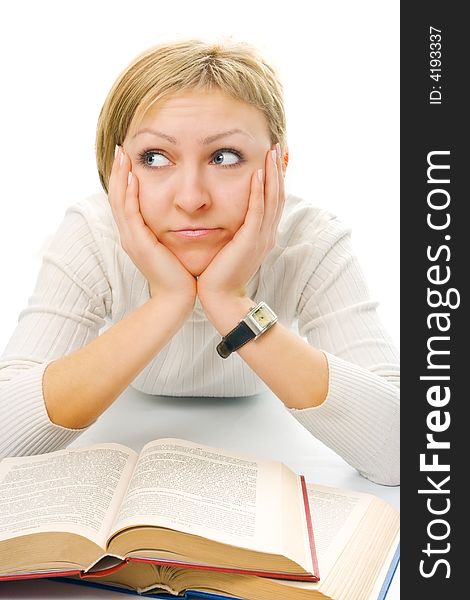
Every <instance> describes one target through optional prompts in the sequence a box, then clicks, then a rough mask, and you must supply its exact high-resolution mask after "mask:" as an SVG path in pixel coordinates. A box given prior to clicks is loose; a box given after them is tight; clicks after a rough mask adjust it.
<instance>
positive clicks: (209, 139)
mask: <svg viewBox="0 0 470 600" xmlns="http://www.w3.org/2000/svg"><path fill="white" fill-rule="evenodd" d="M142 133H150V134H152V135H155V136H157V137H161V138H163V139H165V140H167V141H168V142H170V143H171V144H177V143H178V142H177V141H176V139H175V138H174V137H172V136H171V135H167V134H166V133H163V132H162V131H157V130H155V129H150V128H149V127H145V128H144V129H141V130H140V131H138V132H137V133H136V134H135V135H134V136H133V137H132V139H134V138H136V137H137V136H138V135H141V134H142ZM235 133H241V134H242V135H246V136H248V137H249V138H251V139H254V138H253V136H251V135H250V134H249V133H247V132H246V131H243V129H229V130H227V131H222V132H221V133H216V134H215V135H209V136H208V137H205V138H202V139H201V140H199V142H200V143H201V144H202V145H203V146H206V145H207V144H211V143H212V142H215V141H217V140H218V139H220V138H224V137H228V136H229V135H234V134H235Z"/></svg>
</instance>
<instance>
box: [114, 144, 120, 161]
mask: <svg viewBox="0 0 470 600" xmlns="http://www.w3.org/2000/svg"><path fill="white" fill-rule="evenodd" d="M118 152H119V146H118V145H117V144H116V145H115V146H114V158H116V156H117V153H118Z"/></svg>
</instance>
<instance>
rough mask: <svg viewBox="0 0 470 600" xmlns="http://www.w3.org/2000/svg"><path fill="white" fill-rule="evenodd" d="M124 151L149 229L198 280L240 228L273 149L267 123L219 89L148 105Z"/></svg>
mask: <svg viewBox="0 0 470 600" xmlns="http://www.w3.org/2000/svg"><path fill="white" fill-rule="evenodd" d="M123 146H124V149H125V151H126V152H127V154H128V155H129V156H130V159H131V163H132V171H133V173H134V174H135V175H136V176H137V179H138V181H139V199H140V208H141V212H142V216H143V218H144V220H145V222H146V224H147V225H148V227H150V229H151V230H152V231H153V232H154V233H155V235H156V236H157V238H158V240H159V241H160V242H161V243H162V244H164V245H165V246H167V247H168V248H169V249H170V250H171V251H172V252H173V253H174V254H175V255H176V256H177V257H178V258H179V260H180V261H181V262H182V263H183V265H184V266H185V267H186V269H188V271H190V273H192V274H193V275H200V274H201V273H202V272H203V271H204V269H205V268H206V267H207V266H208V264H209V263H210V262H211V260H212V259H213V258H214V256H215V255H216V254H217V253H218V252H219V250H220V249H221V248H222V247H223V246H225V244H227V243H228V242H229V241H230V240H231V239H232V238H233V236H234V235H235V233H236V232H237V231H238V229H239V228H240V226H241V225H242V224H243V221H244V219H245V214H246V211H247V208H248V198H249V191H250V181H251V177H252V175H253V173H254V172H255V171H256V170H257V169H259V168H263V170H264V165H265V158H266V152H267V151H268V150H269V149H270V148H271V146H272V144H271V141H270V136H269V130H268V124H267V120H266V117H265V116H264V114H263V113H262V112H261V111H260V110H258V109H257V108H255V107H254V106H252V105H250V104H246V103H245V102H241V101H239V100H236V99H234V98H232V97H231V96H228V95H226V94H225V93H223V92H222V91H220V90H214V91H210V92H196V91H192V92H185V93H181V94H177V95H174V96H171V97H169V98H168V99H165V100H162V101H161V102H159V103H156V104H155V105H154V106H152V107H151V108H150V109H149V111H147V113H146V115H145V117H144V119H143V121H142V123H141V124H140V127H139V129H138V132H137V133H136V134H135V135H134V136H133V137H132V138H128V137H126V139H125V141H124V144H123Z"/></svg>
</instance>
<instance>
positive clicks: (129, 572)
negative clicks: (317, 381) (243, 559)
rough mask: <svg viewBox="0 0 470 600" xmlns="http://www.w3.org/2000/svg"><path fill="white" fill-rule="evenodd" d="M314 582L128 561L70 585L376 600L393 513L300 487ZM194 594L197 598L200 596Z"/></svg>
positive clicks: (381, 590)
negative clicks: (307, 512)
mask: <svg viewBox="0 0 470 600" xmlns="http://www.w3.org/2000/svg"><path fill="white" fill-rule="evenodd" d="M307 490H308V497H309V502H310V508H311V514H312V523H313V528H314V531H315V545H316V550H317V557H318V564H319V568H320V572H321V575H322V576H321V580H320V581H318V582H298V581H286V580H283V579H274V578H268V579H266V578H263V577H254V576H252V575H239V574H230V573H224V572H208V571H196V570H192V569H186V568H182V567H170V566H168V567H163V566H159V565H153V564H144V563H129V564H127V565H126V566H125V567H124V569H122V570H120V571H118V572H116V573H113V574H110V575H109V576H104V577H99V578H91V577H86V578H85V579H79V580H78V578H77V579H76V580H74V579H73V578H68V579H67V581H68V582H71V583H80V584H86V585H90V584H92V585H98V587H102V586H103V585H105V586H106V587H109V586H111V587H112V588H113V589H115V588H118V589H121V590H123V589H126V590H129V591H130V590H135V591H138V592H139V593H142V594H152V595H154V596H156V597H158V596H162V597H164V598H170V597H171V595H173V594H175V595H176V594H178V595H180V596H185V597H186V599H187V600H189V599H190V598H191V599H193V598H194V599H196V598H209V597H212V596H210V595H215V596H219V597H228V596H230V598H233V597H236V598H245V599H248V600H273V599H281V598H282V600H326V599H329V600H382V599H383V598H384V597H385V595H386V593H387V590H388V587H389V585H390V582H391V579H392V577H393V574H394V572H395V569H396V567H397V564H398V560H399V528H400V521H399V513H398V511H397V510H395V508H393V507H392V506H391V505H390V504H388V503H387V502H385V501H384V500H382V499H381V498H378V497H376V496H375V495H372V494H365V493H362V492H355V491H351V490H344V489H337V488H332V487H327V486H321V485H315V484H308V485H307ZM201 592H202V593H201Z"/></svg>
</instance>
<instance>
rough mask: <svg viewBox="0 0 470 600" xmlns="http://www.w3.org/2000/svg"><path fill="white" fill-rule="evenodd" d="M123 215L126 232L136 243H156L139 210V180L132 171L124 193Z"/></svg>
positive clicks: (155, 238)
mask: <svg viewBox="0 0 470 600" xmlns="http://www.w3.org/2000/svg"><path fill="white" fill-rule="evenodd" d="M124 217H125V221H126V225H127V227H128V232H129V233H131V234H132V236H133V238H135V240H136V242H137V243H139V242H142V243H149V242H150V243H152V245H155V244H156V243H158V240H157V237H156V235H155V234H154V233H153V231H152V230H151V229H150V228H149V227H148V225H147V224H146V223H145V220H144V217H143V215H142V212H141V210H140V200H139V180H138V178H137V177H136V175H135V174H134V173H133V172H132V171H130V172H129V176H128V184H127V188H126V193H125V203H124Z"/></svg>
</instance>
